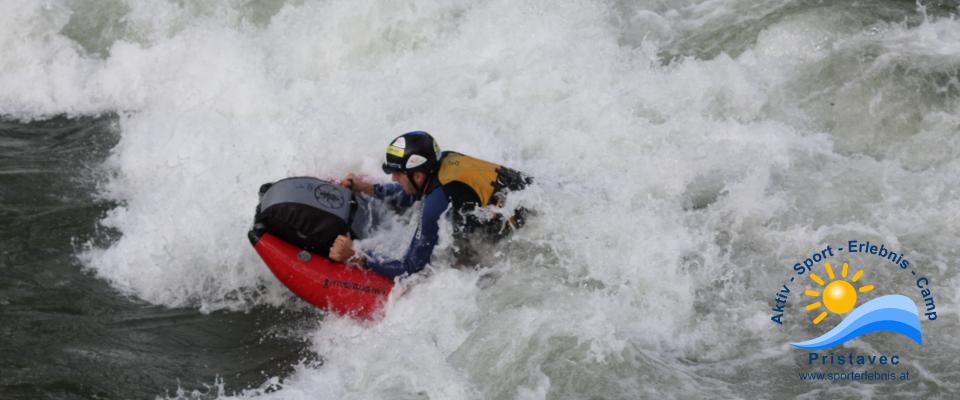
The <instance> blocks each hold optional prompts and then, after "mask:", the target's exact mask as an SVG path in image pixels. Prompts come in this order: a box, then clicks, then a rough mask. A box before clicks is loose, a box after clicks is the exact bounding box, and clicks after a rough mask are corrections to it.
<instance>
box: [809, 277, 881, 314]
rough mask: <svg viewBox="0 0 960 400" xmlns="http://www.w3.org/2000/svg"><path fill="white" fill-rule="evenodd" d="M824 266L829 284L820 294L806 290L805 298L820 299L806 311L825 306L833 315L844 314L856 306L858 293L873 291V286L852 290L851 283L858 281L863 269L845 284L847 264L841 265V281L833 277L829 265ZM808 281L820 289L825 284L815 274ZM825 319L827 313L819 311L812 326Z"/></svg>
mask: <svg viewBox="0 0 960 400" xmlns="http://www.w3.org/2000/svg"><path fill="white" fill-rule="evenodd" d="M824 266H825V267H826V270H827V276H828V277H830V283H828V284H826V285H827V287H825V288H823V290H821V291H820V292H818V291H816V290H806V291H804V292H803V294H805V295H807V296H810V297H816V298H821V300H820V301H816V302H814V303H812V304H810V305H807V307H806V309H807V311H813V310H817V309H819V308H820V307H821V306H825V307H827V310H829V311H830V312H832V313H834V314H838V315H839V314H846V313H848V312H850V310H852V309H853V307H855V306H856V305H857V292H858V291H859V292H860V293H866V292H869V291H871V290H873V285H865V286H861V287H860V288H859V289H854V288H853V283H856V282H857V281H858V280H860V277H861V276H863V269H861V270H859V271H857V273H855V274H853V278H850V282H847V281H846V280H844V279H843V278H846V277H847V268H848V266H847V263H843V270H842V271H840V278H841V279H837V278H836V277H835V276H834V275H833V268H831V267H830V263H824ZM810 279H812V280H813V281H814V282H816V283H817V284H818V285H820V286H821V287H822V286H823V285H824V284H825V282H824V281H823V279H822V278H820V277H819V276H817V274H810ZM826 317H827V312H826V311H821V312H820V314H819V315H817V317H816V318H814V319H813V324H814V325H816V324H819V323H820V321H823V319H824V318H826Z"/></svg>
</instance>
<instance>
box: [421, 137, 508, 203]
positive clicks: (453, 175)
mask: <svg viewBox="0 0 960 400" xmlns="http://www.w3.org/2000/svg"><path fill="white" fill-rule="evenodd" d="M499 173H500V166H499V165H497V164H494V163H491V162H487V161H483V160H480V159H476V158H473V157H469V156H465V155H463V154H460V153H454V152H452V151H451V152H447V154H446V155H444V157H443V159H441V160H440V171H439V172H438V173H437V179H438V180H439V181H440V185H441V186H446V185H449V184H451V183H454V182H460V183H463V184H465V185H467V186H469V187H470V189H473V191H474V193H476V195H477V198H478V199H480V204H479V205H480V207H486V206H487V205H488V204H490V201H491V200H492V199H493V193H494V192H495V191H496V188H495V186H494V185H496V182H497V177H498V176H499Z"/></svg>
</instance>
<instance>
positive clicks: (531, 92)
mask: <svg viewBox="0 0 960 400" xmlns="http://www.w3.org/2000/svg"><path fill="white" fill-rule="evenodd" d="M957 11H958V10H957V3H956V2H953V1H921V2H919V3H917V2H913V1H890V0H886V1H861V2H850V1H814V0H791V1H786V0H783V1H780V0H768V1H756V0H725V1H717V0H685V1H667V0H650V1H589V0H575V1H567V0H554V1H506V0H492V1H457V0H446V1H440V0H432V1H426V0H399V1H397V0H383V1H379V0H377V1H340V0H329V1H309V0H290V1H282V0H269V1H259V2H253V1H246V0H231V1H221V2H212V1H199V0H197V1H194V0H179V1H173V0H170V1H150V2H146V1H132V0H131V1H127V0H103V1H93V0H89V1H87V0H64V1H55V0H40V1H38V0H23V1H20V0H0V221H2V224H0V398H3V399H36V398H57V399H59V398H67V399H103V398H117V399H126V398H155V397H159V398H187V399H189V398H202V399H208V398H244V399H246V398H264V399H338V400H339V399H378V398H383V399H636V398H657V399H659V398H668V399H671V398H676V399H700V398H743V399H755V398H771V399H774V398H776V399H779V398H794V397H800V398H809V399H821V398H861V397H875V398H908V399H912V398H957V397H960V370H958V368H957V359H958V358H960V335H957V332H958V329H960V319H958V312H957V309H956V307H957V305H958V304H960V290H958V287H960V275H958V272H957V268H958V263H960V250H958V248H960V247H958V245H960V192H958V191H960V189H958V187H960V20H957V19H955V17H954V15H955V13H957ZM411 130H426V131H429V132H431V133H432V134H433V135H434V136H435V137H436V138H437V140H438V142H439V144H440V146H441V147H442V148H443V149H447V150H456V151H460V152H463V153H466V154H470V155H473V156H476V157H479V158H483V159H487V160H491V161H496V162H500V163H503V164H504V165H508V166H510V167H513V168H516V169H519V170H522V171H525V172H527V173H529V174H530V175H532V176H535V177H536V185H534V186H533V187H531V188H530V189H528V190H526V191H524V192H521V193H515V194H513V195H512V196H511V197H510V203H508V206H511V207H516V206H518V205H522V206H524V207H527V208H530V209H533V210H536V214H537V215H536V216H535V217H532V218H531V219H530V221H529V223H528V225H527V226H526V227H525V228H523V229H522V230H520V231H518V232H516V234H514V235H513V236H512V237H511V239H510V240H509V241H507V242H504V243H503V244H502V246H501V247H499V248H497V249H495V250H491V251H490V252H487V253H485V254H484V255H483V256H482V257H481V258H480V260H479V264H480V266H479V267H478V268H477V269H473V268H452V265H453V264H455V261H454V260H453V259H452V257H451V256H450V253H451V250H452V249H451V248H452V246H453V244H452V243H451V241H450V240H442V241H441V242H440V244H439V245H438V248H437V250H436V252H435V256H434V258H433V262H432V264H431V265H430V266H429V267H428V268H427V270H426V271H425V272H424V273H422V274H419V275H418V276H417V277H415V278H413V279H410V280H407V281H405V282H403V283H401V285H402V286H403V287H404V288H405V289H406V290H405V292H406V293H405V294H404V295H402V296H398V297H393V298H391V299H390V300H389V302H388V304H387V305H386V308H385V312H384V315H383V316H382V318H380V319H379V320H377V321H375V322H365V323H361V322H357V321H354V320H352V319H348V318H339V317H335V316H324V315H323V314H322V313H320V312H319V311H317V310H314V309H313V308H312V307H310V306H309V305H306V304H305V303H303V302H302V301H300V300H299V299H297V298H296V297H294V296H293V295H291V294H290V293H289V292H288V291H287V290H286V288H284V287H283V286H282V285H281V284H280V283H279V282H278V281H277V280H276V279H275V278H274V277H273V276H272V275H271V273H270V271H269V270H268V269H267V268H266V267H265V266H264V265H263V263H262V262H261V260H260V259H259V257H258V256H257V255H256V253H254V251H253V250H252V248H251V247H250V244H249V242H248V241H247V239H246V231H247V229H249V227H250V224H251V220H252V213H253V210H254V207H255V205H256V201H257V196H256V191H257V189H258V188H259V186H260V184H262V183H264V182H269V181H274V180H277V179H280V178H283V177H287V176H291V175H312V176H318V177H341V176H343V175H345V174H346V173H349V172H361V173H365V174H367V175H369V176H370V177H371V179H377V180H384V181H385V180H387V177H386V176H384V175H383V174H382V172H381V171H380V163H381V162H382V157H383V152H384V149H385V147H386V145H387V144H388V143H389V141H390V140H391V139H392V138H393V137H395V136H397V135H399V134H401V133H403V132H406V131H411ZM409 220H410V219H401V220H399V221H397V222H395V223H387V224H385V225H384V226H383V227H382V229H381V230H380V231H379V232H378V233H377V234H376V235H375V236H374V237H372V238H370V239H368V240H365V241H363V242H362V243H361V245H362V246H364V247H365V248H367V249H372V250H377V251H378V252H381V253H387V254H398V255H399V254H402V252H403V251H404V249H405V246H406V244H407V242H408V241H409V239H410V237H411V235H412V234H413V231H414V229H415V228H416V227H415V226H414V224H411V223H409V222H408V221H409ZM449 229H450V227H449V225H444V226H442V227H441V231H442V232H449ZM867 242H869V244H867ZM861 245H863V246H861ZM871 246H873V247H871ZM881 246H882V249H881ZM871 248H872V249H873V250H871ZM854 250H858V251H857V252H853V251H854ZM891 253H896V255H894V256H891V255H890V254H891ZM903 261H907V263H906V266H905V265H904V263H903ZM827 262H829V263H831V264H832V266H833V268H832V269H831V270H830V271H829V272H828V271H827V270H826V266H825V263H827ZM843 263H848V264H849V270H848V271H845V272H841V265H842V264H843ZM861 270H862V271H863V272H862V273H860V274H857V275H854V274H856V273H857V271H861ZM811 274H815V275H816V276H817V277H818V278H817V279H820V280H823V281H828V282H825V283H829V282H833V281H836V280H845V281H849V282H851V284H852V287H854V288H856V289H857V292H856V293H857V294H856V296H857V297H856V301H855V304H854V305H861V304H864V303H865V302H867V301H869V300H871V299H875V298H879V297H881V296H886V295H903V296H906V297H908V298H909V299H910V300H912V302H913V303H916V305H917V307H918V310H919V312H918V317H917V319H918V320H919V322H920V325H919V326H920V331H921V332H922V344H918V343H917V342H915V341H913V340H911V339H909V338H907V337H906V336H904V335H899V334H896V333H891V332H878V333H871V334H868V335H865V336H862V337H859V338H857V339H854V340H851V341H849V342H846V343H844V344H842V345H838V346H836V347H832V348H830V349H825V350H819V351H807V350H801V349H798V348H795V347H793V346H791V344H790V343H794V342H800V341H806V340H809V339H812V338H815V337H817V336H820V335H821V334H824V333H825V332H827V331H828V330H829V329H831V328H832V327H834V326H837V325H838V324H839V323H840V321H841V320H843V317H844V315H842V314H843V313H842V312H834V311H831V310H835V308H830V305H831V304H830V303H827V304H826V306H825V307H826V308H827V309H829V310H826V311H825V309H824V308H817V307H815V306H817V304H814V303H816V302H817V300H818V299H815V298H814V297H815V296H818V295H819V293H820V292H819V291H821V290H823V288H819V284H818V283H817V282H816V279H811V276H812V275H811ZM808 291H810V292H813V293H815V294H809V292H808ZM824 296H826V294H824ZM824 299H825V297H824ZM824 301H826V300H824ZM909 303H910V302H909V301H908V302H907V304H909ZM808 308H810V310H808ZM828 311H830V312H828ZM821 312H824V313H826V315H824V316H823V318H822V319H821V318H818V316H819V314H820V313H821ZM814 320H817V321H818V323H816V324H814V323H813V321H814ZM848 357H849V358H848ZM880 357H885V358H883V359H884V360H886V361H888V362H887V363H884V364H881V363H880V361H879V360H880ZM893 357H896V360H897V362H896V363H892V362H890V361H891V360H893ZM841 360H843V361H841ZM860 360H863V361H860ZM870 360H873V361H870ZM850 361H853V363H852V364H851V362H850ZM818 374H820V375H818Z"/></svg>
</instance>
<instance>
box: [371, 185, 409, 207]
mask: <svg viewBox="0 0 960 400" xmlns="http://www.w3.org/2000/svg"><path fill="white" fill-rule="evenodd" d="M373 197H376V198H378V199H380V200H383V201H384V202H386V203H387V204H388V205H390V206H391V207H393V208H394V209H397V210H403V209H407V208H410V206H412V205H413V203H414V202H415V201H416V199H414V198H413V196H411V195H409V194H406V193H405V192H404V191H403V187H402V186H400V184H399V183H378V184H375V185H373Z"/></svg>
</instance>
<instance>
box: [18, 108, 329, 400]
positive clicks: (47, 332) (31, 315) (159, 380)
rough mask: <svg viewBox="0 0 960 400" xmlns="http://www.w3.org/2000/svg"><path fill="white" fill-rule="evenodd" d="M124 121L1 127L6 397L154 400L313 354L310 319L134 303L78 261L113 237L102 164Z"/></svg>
mask: <svg viewBox="0 0 960 400" xmlns="http://www.w3.org/2000/svg"><path fill="white" fill-rule="evenodd" d="M114 124H115V118H114V117H110V116H107V117H99V118H80V119H65V118H57V119H53V120H49V121H40V122H33V123H28V124H23V123H17V122H10V121H4V122H0V220H2V221H3V224H2V226H0V398H3V399H36V398H67V399H69V398H97V399H103V398H153V397H156V396H158V395H161V396H162V395H165V394H169V395H175V394H176V393H177V391H178V390H184V391H186V392H188V393H189V392H193V391H196V392H198V396H201V397H205V396H203V394H204V393H206V394H211V395H215V394H217V387H216V386H217V385H215V383H217V382H222V384H223V386H225V387H227V388H228V390H237V389H242V388H245V387H249V386H254V385H257V386H258V385H260V384H261V383H262V382H263V381H264V380H265V379H266V377H268V376H277V375H285V374H286V373H288V372H289V371H288V370H289V369H291V368H292V367H291V365H295V364H296V363H297V362H298V361H300V360H303V359H311V357H312V356H311V355H310V354H307V352H306V343H305V342H304V341H303V340H302V339H297V337H299V336H301V335H298V334H295V333H293V332H294V331H297V330H302V329H306V328H308V326H315V324H316V323H317V321H318V318H317V316H316V315H315V314H314V313H312V312H309V311H307V312H303V313H300V312H296V311H281V310H279V309H276V308H272V307H258V308H255V309H253V310H250V311H249V312H225V311H219V312H215V313H212V314H202V313H200V312H198V311H196V310H193V309H169V308H165V307H159V306H152V305H149V304H146V303H143V302H140V301H137V300H135V299H132V298H130V297H128V296H124V295H123V294H122V293H119V292H118V291H117V290H116V289H113V288H111V287H110V286H109V284H108V283H107V282H104V281H102V280H100V279H98V278H96V277H95V276H93V275H92V274H91V273H89V272H87V271H84V270H83V268H82V266H81V265H80V263H79V261H78V260H76V258H75V254H76V250H77V249H78V248H79V246H82V245H83V244H84V243H86V242H88V241H90V240H109V237H108V236H109V235H108V234H107V233H103V232H97V221H98V220H99V219H100V218H101V217H102V216H103V215H104V213H105V212H106V211H107V210H108V209H109V208H110V206H111V204H110V203H108V202H104V201H101V200H98V199H96V198H95V196H94V192H95V187H94V184H93V183H92V182H94V180H95V176H94V174H95V172H94V171H96V170H97V169H96V168H95V166H96V165H98V164H99V163H101V162H102V161H103V160H104V159H105V158H106V157H107V154H108V152H109V149H110V147H112V146H113V145H114V144H115V143H116V141H117V136H116V133H115V128H114Z"/></svg>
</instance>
